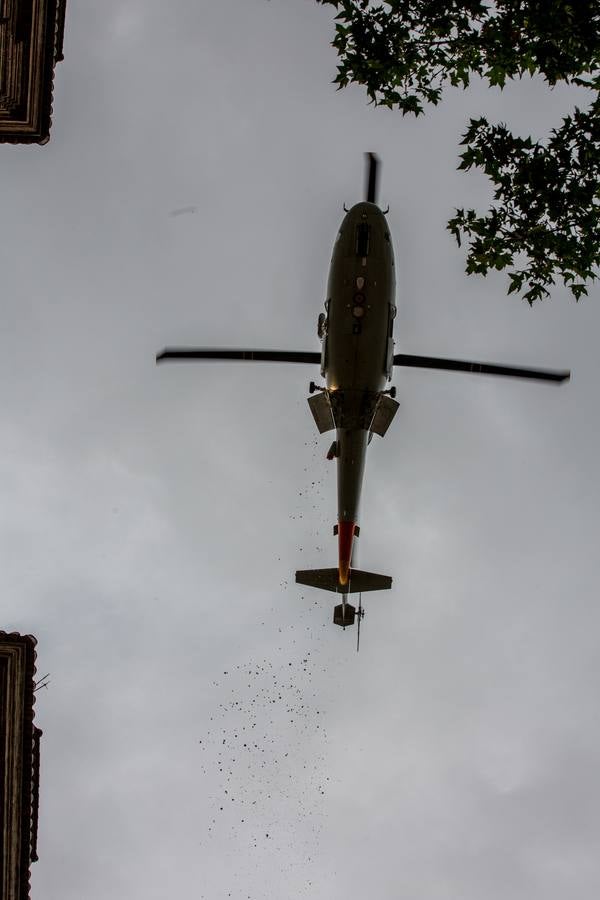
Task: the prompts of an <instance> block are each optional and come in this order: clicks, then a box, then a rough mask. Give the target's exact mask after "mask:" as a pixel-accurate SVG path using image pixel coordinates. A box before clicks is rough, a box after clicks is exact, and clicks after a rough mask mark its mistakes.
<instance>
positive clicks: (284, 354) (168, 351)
mask: <svg viewBox="0 0 600 900" xmlns="http://www.w3.org/2000/svg"><path fill="white" fill-rule="evenodd" d="M193 359H212V360H244V361H247V362H290V363H315V365H316V364H318V363H320V362H321V354H320V353H310V352H304V351H303V350H227V349H223V350H212V349H205V348H202V347H165V349H164V350H161V352H160V353H157V354H156V362H157V363H159V362H164V361H165V360H167V361H168V360H180V361H182V362H183V361H186V360H193Z"/></svg>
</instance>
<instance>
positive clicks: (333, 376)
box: [321, 201, 396, 588]
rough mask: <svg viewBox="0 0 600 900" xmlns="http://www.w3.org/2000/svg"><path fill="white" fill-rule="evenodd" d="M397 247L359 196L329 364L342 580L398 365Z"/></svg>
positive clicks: (340, 273) (347, 222)
mask: <svg viewBox="0 0 600 900" xmlns="http://www.w3.org/2000/svg"><path fill="white" fill-rule="evenodd" d="M394 301H395V276H394V251H393V248H392V241H391V236H390V232H389V228H388V224H387V220H386V218H385V215H384V213H383V212H382V211H381V210H380V208H379V207H378V206H377V205H376V204H374V203H369V202H366V201H365V202H362V203H357V204H356V205H355V206H353V207H352V209H351V210H350V211H349V212H348V213H347V215H346V216H345V218H344V220H343V221H342V224H341V227H340V229H339V232H338V235H337V238H336V242H335V245H334V248H333V255H332V259H331V267H330V270H329V280H328V285H327V300H326V301H325V308H326V320H325V322H324V325H323V327H322V329H321V331H322V340H323V348H322V362H321V371H322V374H323V375H324V376H325V378H326V389H327V392H328V396H329V401H330V403H331V407H332V411H333V416H334V421H335V426H336V442H335V447H334V452H333V455H335V457H336V459H337V476H338V479H337V480H338V528H337V531H338V542H339V579H340V587H341V588H343V587H344V586H345V585H346V584H347V582H348V578H349V569H350V564H351V556H352V542H353V537H354V535H355V533H356V526H357V521H358V515H359V506H360V495H361V489H362V481H363V473H364V466H365V457H366V450H367V443H368V440H369V432H370V427H371V422H372V420H373V415H374V412H375V408H376V405H377V402H378V400H379V398H380V396H381V393H382V391H383V390H384V387H385V384H386V382H387V381H388V380H390V379H391V377H392V372H393V365H394V341H393V325H394V317H395V315H396V306H395V302H394Z"/></svg>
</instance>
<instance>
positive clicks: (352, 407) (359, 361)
mask: <svg viewBox="0 0 600 900" xmlns="http://www.w3.org/2000/svg"><path fill="white" fill-rule="evenodd" d="M365 156H366V162H367V167H366V188H365V199H364V200H363V201H361V202H359V203H357V204H355V205H354V206H352V207H351V209H349V210H348V209H346V207H345V206H344V212H345V213H346V215H345V216H344V219H343V221H342V223H341V225H340V228H339V230H338V233H337V236H336V238H335V243H334V247H333V254H332V258H331V265H330V269H329V278H328V282H327V299H326V300H325V311H324V312H322V313H320V315H319V317H318V320H317V334H318V337H319V339H320V341H321V350H320V352H311V351H307V352H304V351H298V350H240V349H210V348H194V347H179V348H177V347H166V348H165V349H164V350H162V351H161V352H160V353H158V354H157V356H156V362H157V363H162V362H169V361H190V360H229V361H235V360H242V361H247V362H280V363H308V364H311V365H320V370H321V376H322V378H324V379H325V384H324V385H317V384H316V383H315V382H314V381H311V382H310V385H309V393H310V396H309V398H308V404H309V407H310V411H311V413H312V416H313V418H314V421H315V424H316V427H317V429H318V431H319V433H320V434H325V433H327V432H330V431H331V432H335V439H334V440H333V442H332V444H331V446H330V447H329V450H328V451H327V459H329V460H334V459H335V460H336V463H337V498H338V502H337V506H338V513H337V523H336V524H335V525H334V526H333V534H334V536H337V539H338V564H337V566H336V567H333V568H326V569H301V570H298V571H297V572H296V582H297V583H298V584H302V585H307V586H309V587H314V588H320V589H323V590H326V591H331V592H333V593H335V594H336V597H337V599H339V600H340V601H341V602H340V603H338V604H336V605H335V606H334V611H333V622H334V624H336V625H340V626H341V627H342V628H344V629H345V628H346V627H348V626H351V625H353V624H354V622H355V620H357V622H358V625H357V650H358V648H359V644H360V623H361V620H362V618H363V616H364V609H363V606H362V593H363V592H367V591H376V590H386V589H389V588H391V586H392V579H391V577H390V576H388V575H379V574H376V573H374V572H367V571H363V570H361V569H358V568H354V567H353V565H352V556H353V548H354V540H355V539H356V538H358V536H359V534H360V526H359V524H358V518H359V507H360V499H361V490H362V483H363V475H364V469H365V461H366V454H367V446H368V445H369V443H370V442H371V440H372V438H373V435H374V434H377V435H379V436H380V437H384V436H385V434H386V433H387V431H388V428H389V426H390V424H391V422H392V420H393V419H394V416H395V415H396V413H397V411H398V407H399V403H398V402H397V401H396V399H395V398H396V388H395V387H389V388H386V385H387V384H388V383H389V382H391V380H392V377H393V374H394V369H395V368H396V367H401V366H410V367H416V368H425V369H441V370H445V371H452V372H472V373H477V374H481V375H499V376H507V377H511V378H525V379H531V380H536V381H544V382H551V383H555V384H560V383H562V382H564V381H567V380H568V379H569V378H570V372H569V371H557V370H551V369H531V368H523V367H517V366H505V365H497V364H494V363H482V362H469V361H465V360H457V359H441V358H438V357H433V356H415V355H411V354H406V353H395V352H394V351H395V344H394V320H395V317H396V286H395V264H394V250H393V246H392V239H391V235H390V229H389V227H388V222H387V219H386V215H387V212H388V210H389V208H388V209H386V210H382V209H381V208H380V207H379V206H378V204H377V193H378V190H377V189H378V176H379V161H378V158H377V156H376V155H375V154H374V153H367V154H365ZM351 594H358V598H359V599H358V608H357V607H356V606H354V605H353V604H352V603H350V602H349V600H348V598H349V596H350V595H351Z"/></svg>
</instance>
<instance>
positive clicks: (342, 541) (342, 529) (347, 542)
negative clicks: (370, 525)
mask: <svg viewBox="0 0 600 900" xmlns="http://www.w3.org/2000/svg"><path fill="white" fill-rule="evenodd" d="M355 527H356V526H355V524H354V522H338V547H339V560H340V561H339V572H340V585H341V586H342V587H345V586H346V585H347V584H348V578H349V577H350V562H351V560H352V539H353V537H354V529H355Z"/></svg>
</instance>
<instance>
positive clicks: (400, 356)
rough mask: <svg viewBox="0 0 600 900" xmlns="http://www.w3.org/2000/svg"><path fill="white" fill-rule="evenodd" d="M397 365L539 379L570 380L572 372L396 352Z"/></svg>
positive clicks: (395, 361)
mask: <svg viewBox="0 0 600 900" xmlns="http://www.w3.org/2000/svg"><path fill="white" fill-rule="evenodd" d="M394 365H395V366H411V367H414V368H418V369H444V370H447V371H452V372H477V373H479V374H481V375H506V376H508V377H509V378H533V379H535V380H537V381H554V382H561V381H568V380H569V378H570V377H571V373H570V372H568V371H564V372H560V371H558V370H556V369H524V368H521V367H518V366H497V365H495V364H494V363H481V362H467V361H466V360H462V359H439V358H438V357H437V356H411V355H410V354H408V353H396V355H395V356H394Z"/></svg>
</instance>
